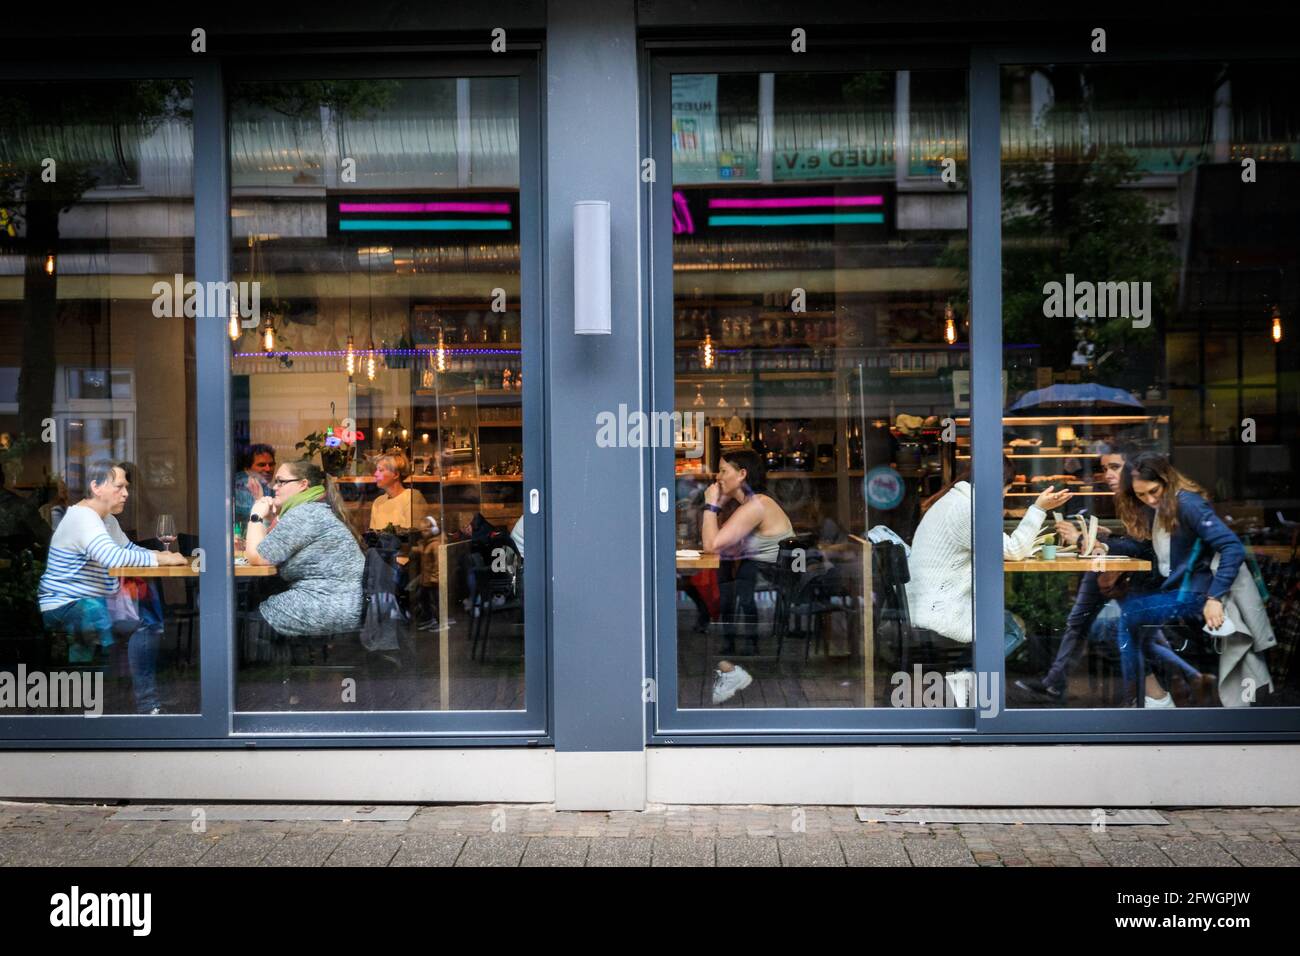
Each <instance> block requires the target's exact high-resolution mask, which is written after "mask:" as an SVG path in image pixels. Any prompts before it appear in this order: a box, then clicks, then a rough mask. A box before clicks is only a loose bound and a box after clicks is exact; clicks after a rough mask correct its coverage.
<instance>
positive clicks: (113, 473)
mask: <svg viewBox="0 0 1300 956" xmlns="http://www.w3.org/2000/svg"><path fill="white" fill-rule="evenodd" d="M86 481H87V484H88V485H89V487H90V494H89V495H88V496H87V497H86V498H84V499H82V500H81V501H78V502H77V503H76V504H75V505H72V506H71V507H70V508H68V510H67V512H66V513H65V514H64V516H63V520H62V521H60V522H59V526H58V527H57V528H56V529H55V530H54V536H53V537H52V538H51V539H50V554H49V560H48V561H47V563H46V565H45V573H44V574H42V575H41V584H40V588H39V589H38V591H37V600H38V601H39V603H40V607H41V618H42V620H43V621H44V623H45V627H46V629H47V630H49V631H62V632H64V633H66V634H68V635H69V636H70V637H73V638H75V639H77V641H78V642H79V643H80V645H81V646H79V647H75V649H74V647H73V646H69V649H68V650H69V663H78V662H86V661H89V660H91V659H93V657H94V648H95V647H97V646H98V647H105V648H107V647H109V646H110V645H112V643H113V635H112V619H111V617H110V615H109V613H108V598H109V597H110V596H111V595H113V594H115V593H116V592H117V589H118V587H119V581H118V579H117V578H115V577H113V576H112V575H110V574H109V573H108V569H109V568H114V567H133V568H152V567H158V566H159V565H169V564H176V565H179V564H184V563H185V562H186V558H185V556H184V555H181V554H172V553H171V552H167V551H150V550H149V549H147V548H142V547H140V546H139V545H137V544H132V543H131V542H130V541H129V540H128V539H127V537H126V535H125V534H124V533H123V531H122V529H121V528H120V527H119V526H118V523H117V519H116V518H115V517H113V516H114V515H116V514H120V513H121V511H122V509H123V508H124V507H125V506H126V500H127V497H128V496H129V494H130V492H129V490H128V485H127V480H126V472H124V471H123V470H122V469H121V468H119V467H118V466H116V465H114V464H113V463H112V462H110V461H97V462H94V463H93V464H91V465H90V466H89V467H88V468H87V469H86ZM87 645H89V646H87ZM74 655H75V656H74Z"/></svg>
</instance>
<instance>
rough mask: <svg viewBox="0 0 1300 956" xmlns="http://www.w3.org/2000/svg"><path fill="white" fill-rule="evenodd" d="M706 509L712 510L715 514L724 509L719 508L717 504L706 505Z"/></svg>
mask: <svg viewBox="0 0 1300 956" xmlns="http://www.w3.org/2000/svg"><path fill="white" fill-rule="evenodd" d="M704 510H705V511H712V512H713V513H714V514H715V515H716V514H718V513H719V512H720V511H722V509H721V508H719V507H718V506H717V505H705V506H704Z"/></svg>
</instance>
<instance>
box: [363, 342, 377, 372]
mask: <svg viewBox="0 0 1300 956" xmlns="http://www.w3.org/2000/svg"><path fill="white" fill-rule="evenodd" d="M377 365H378V363H377V361H376V359H375V340H374V339H371V340H370V347H369V348H368V349H366V378H368V379H369V380H370V381H372V382H373V381H374V380H375V369H376V367H377Z"/></svg>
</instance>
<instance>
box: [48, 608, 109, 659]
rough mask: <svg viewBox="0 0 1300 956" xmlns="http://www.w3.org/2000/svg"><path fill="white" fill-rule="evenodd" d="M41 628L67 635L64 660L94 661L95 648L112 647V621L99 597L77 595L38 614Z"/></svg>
mask: <svg viewBox="0 0 1300 956" xmlns="http://www.w3.org/2000/svg"><path fill="white" fill-rule="evenodd" d="M41 621H42V622H43V623H44V624H45V629H46V630H47V631H51V632H56V633H58V632H62V633H64V634H66V635H68V637H69V638H72V639H73V640H70V641H69V642H68V662H69V663H70V664H85V663H89V662H90V661H92V660H94V658H95V648H97V647H112V645H113V621H112V618H110V617H109V615H108V602H107V601H106V600H104V599H103V598H81V599H80V600H76V601H69V602H68V603H67V604H61V605H59V606H58V607H56V608H54V609H53V610H52V611H44V612H42V613H41Z"/></svg>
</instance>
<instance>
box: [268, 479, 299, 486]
mask: <svg viewBox="0 0 1300 956" xmlns="http://www.w3.org/2000/svg"><path fill="white" fill-rule="evenodd" d="M306 480H307V479H306V478H276V479H275V480H274V481H272V482H271V487H272V488H279V487H280V486H281V485H291V484H293V483H294V482H295V481H306Z"/></svg>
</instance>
